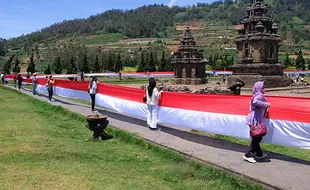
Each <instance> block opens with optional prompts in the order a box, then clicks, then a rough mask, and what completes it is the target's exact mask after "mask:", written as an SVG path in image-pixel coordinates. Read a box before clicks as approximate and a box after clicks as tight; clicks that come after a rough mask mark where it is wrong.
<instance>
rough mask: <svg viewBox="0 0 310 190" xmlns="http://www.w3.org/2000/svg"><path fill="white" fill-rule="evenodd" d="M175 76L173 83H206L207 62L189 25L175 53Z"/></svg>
mask: <svg viewBox="0 0 310 190" xmlns="http://www.w3.org/2000/svg"><path fill="white" fill-rule="evenodd" d="M171 62H172V64H173V65H174V78H173V79H171V83H172V84H185V85H188V84H193V85H197V84H205V83H206V63H207V61H205V60H204V59H203V55H202V53H201V52H199V51H198V49H197V48H196V42H195V41H194V37H193V35H192V34H191V30H190V28H189V27H186V30H185V32H184V35H183V37H182V38H181V43H180V46H179V48H178V50H177V51H176V52H174V54H173V58H172V61H171Z"/></svg>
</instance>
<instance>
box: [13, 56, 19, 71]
mask: <svg viewBox="0 0 310 190" xmlns="http://www.w3.org/2000/svg"><path fill="white" fill-rule="evenodd" d="M19 64H20V61H19V60H18V57H17V58H16V59H15V64H14V68H13V73H19V72H20V66H19Z"/></svg>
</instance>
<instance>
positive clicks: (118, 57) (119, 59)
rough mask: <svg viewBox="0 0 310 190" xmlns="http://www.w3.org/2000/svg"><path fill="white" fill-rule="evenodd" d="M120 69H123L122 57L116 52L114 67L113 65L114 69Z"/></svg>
mask: <svg viewBox="0 0 310 190" xmlns="http://www.w3.org/2000/svg"><path fill="white" fill-rule="evenodd" d="M122 69H123V65H122V58H121V55H120V54H119V53H118V54H117V61H116V63H115V67H114V71H115V72H120V71H121V70H122Z"/></svg>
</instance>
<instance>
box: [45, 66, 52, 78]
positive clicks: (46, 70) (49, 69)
mask: <svg viewBox="0 0 310 190" xmlns="http://www.w3.org/2000/svg"><path fill="white" fill-rule="evenodd" d="M51 73H52V72H51V67H50V64H48V65H47V67H46V69H45V71H44V74H46V75H48V74H51Z"/></svg>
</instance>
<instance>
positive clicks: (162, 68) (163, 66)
mask: <svg viewBox="0 0 310 190" xmlns="http://www.w3.org/2000/svg"><path fill="white" fill-rule="evenodd" d="M166 69H167V60H166V56H165V50H163V53H162V55H161V60H160V63H159V66H158V71H166Z"/></svg>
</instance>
